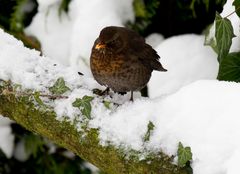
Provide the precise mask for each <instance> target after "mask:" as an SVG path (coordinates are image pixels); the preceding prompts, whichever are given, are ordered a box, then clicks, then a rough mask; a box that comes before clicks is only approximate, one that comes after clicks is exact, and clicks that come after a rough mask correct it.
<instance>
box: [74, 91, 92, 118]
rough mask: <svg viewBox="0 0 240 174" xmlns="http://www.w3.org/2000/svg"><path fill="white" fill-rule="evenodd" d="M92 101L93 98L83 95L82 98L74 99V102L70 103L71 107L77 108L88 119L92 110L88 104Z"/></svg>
mask: <svg viewBox="0 0 240 174" xmlns="http://www.w3.org/2000/svg"><path fill="white" fill-rule="evenodd" d="M93 99H94V97H92V96H87V95H85V96H84V97H83V98H76V100H75V101H74V102H73V103H72V106H73V107H77V108H79V109H80V111H81V113H82V114H83V115H85V116H86V117H87V118H88V119H90V118H91V110H92V106H91V103H90V102H91V101H92V100H93Z"/></svg>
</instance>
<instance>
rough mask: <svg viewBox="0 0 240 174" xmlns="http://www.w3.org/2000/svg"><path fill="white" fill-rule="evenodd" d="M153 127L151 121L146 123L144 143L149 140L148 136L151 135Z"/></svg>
mask: <svg viewBox="0 0 240 174" xmlns="http://www.w3.org/2000/svg"><path fill="white" fill-rule="evenodd" d="M154 127H155V126H154V124H153V123H152V122H151V121H149V122H148V129H147V133H146V134H145V136H144V142H146V141H149V140H150V136H151V133H152V131H153V129H154Z"/></svg>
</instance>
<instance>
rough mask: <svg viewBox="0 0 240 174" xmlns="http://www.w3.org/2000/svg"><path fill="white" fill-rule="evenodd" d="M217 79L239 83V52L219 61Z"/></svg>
mask: <svg viewBox="0 0 240 174" xmlns="http://www.w3.org/2000/svg"><path fill="white" fill-rule="evenodd" d="M217 78H218V79H219V80H225V81H235V82H240V52H238V53H230V54H228V55H227V57H225V58H224V59H223V60H222V61H221V63H220V67H219V71H218V77H217Z"/></svg>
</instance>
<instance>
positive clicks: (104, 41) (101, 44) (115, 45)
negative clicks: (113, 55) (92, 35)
mask: <svg viewBox="0 0 240 174" xmlns="http://www.w3.org/2000/svg"><path fill="white" fill-rule="evenodd" d="M117 28H118V27H113V26H111V27H106V28H104V29H102V31H101V32H100V35H99V37H98V39H97V42H96V45H95V49H97V50H102V49H104V50H109V51H113V52H119V51H121V50H122V49H123V48H124V43H123V39H122V36H121V33H120V32H119V31H117Z"/></svg>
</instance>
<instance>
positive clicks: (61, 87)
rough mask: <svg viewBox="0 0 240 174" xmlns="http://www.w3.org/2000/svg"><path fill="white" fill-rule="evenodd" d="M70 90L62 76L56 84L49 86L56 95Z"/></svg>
mask: <svg viewBox="0 0 240 174" xmlns="http://www.w3.org/2000/svg"><path fill="white" fill-rule="evenodd" d="M68 90H70V88H69V87H67V86H66V85H65V81H64V79H63V78H62V77H60V78H58V79H57V81H56V82H55V83H54V85H53V86H52V87H50V88H49V91H51V93H53V94H56V95H61V94H63V93H65V92H66V91H68Z"/></svg>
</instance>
